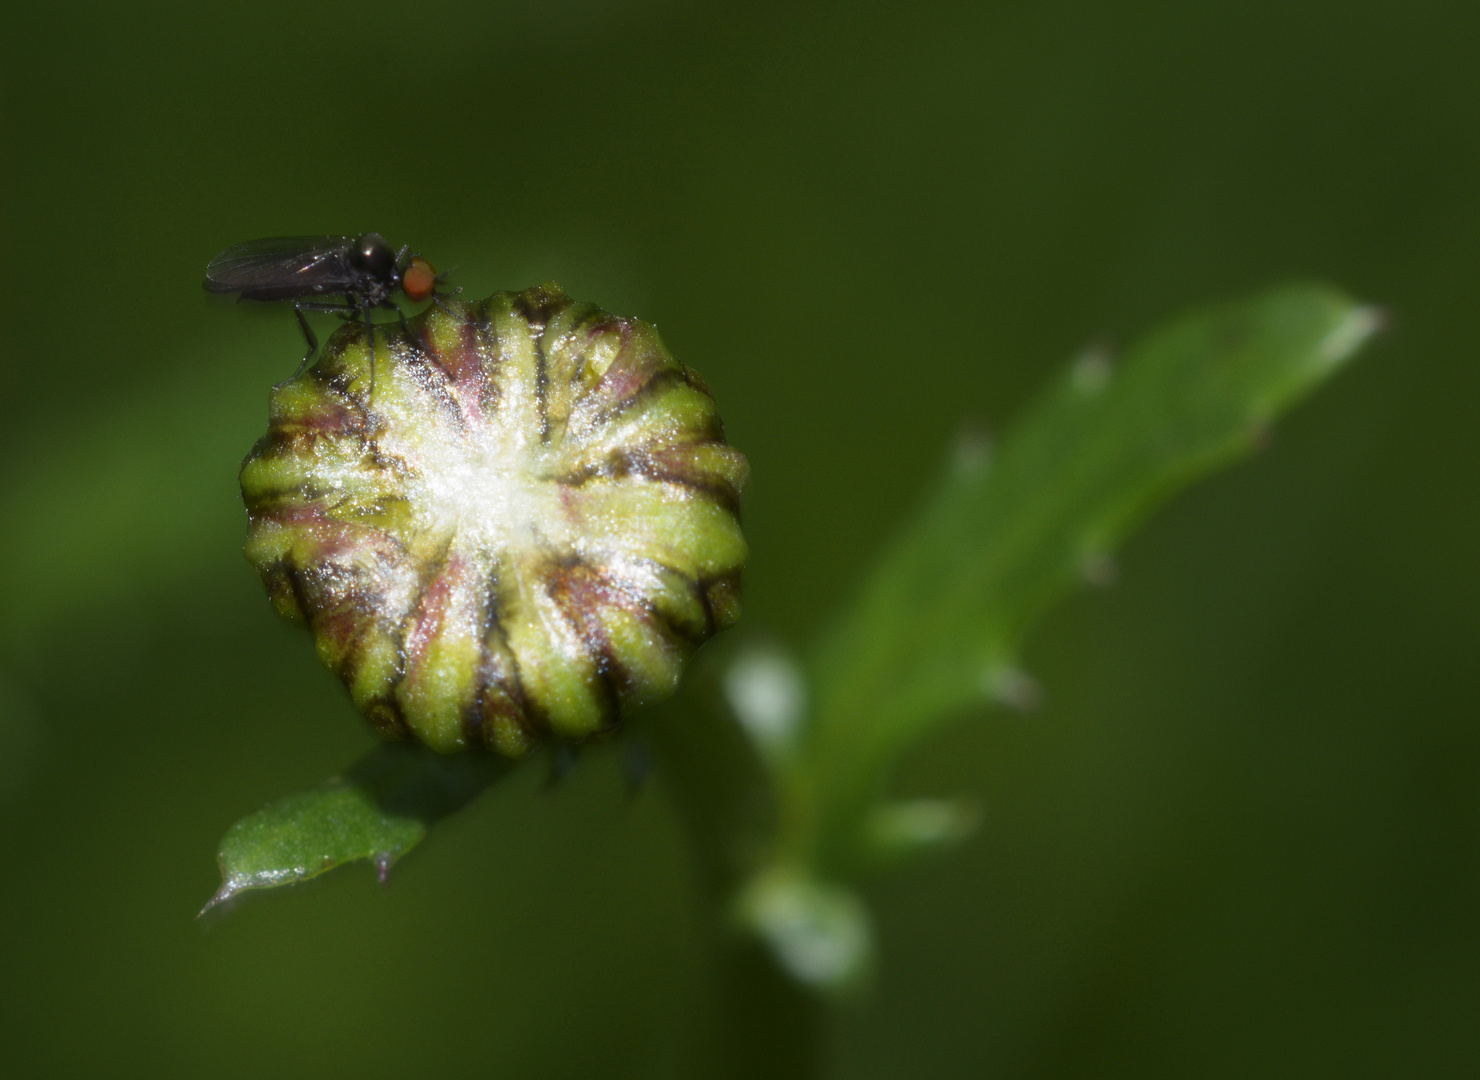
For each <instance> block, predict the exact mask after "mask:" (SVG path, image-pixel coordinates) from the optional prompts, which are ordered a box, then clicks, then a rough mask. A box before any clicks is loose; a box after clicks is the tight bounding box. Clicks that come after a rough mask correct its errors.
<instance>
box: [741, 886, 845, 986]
mask: <svg viewBox="0 0 1480 1080" xmlns="http://www.w3.org/2000/svg"><path fill="white" fill-rule="evenodd" d="M737 907H738V912H739V917H740V920H741V921H742V922H743V923H744V924H745V925H747V926H749V927H750V929H751V930H752V931H753V932H754V933H755V934H756V935H757V936H759V937H760V938H761V940H763V941H765V942H766V944H768V945H769V946H770V947H771V951H772V953H773V954H774V955H775V956H776V958H777V959H778V960H779V961H780V962H781V966H782V967H783V968H784V969H786V971H788V972H789V973H790V974H791V976H792V977H793V978H795V979H796V980H797V981H798V982H801V983H803V984H805V985H808V986H816V987H821V988H823V989H826V990H827V991H829V992H831V993H847V992H849V991H851V990H855V989H857V988H858V987H859V986H861V985H862V984H863V983H864V981H865V980H866V979H867V978H868V975H869V971H870V968H871V966H872V962H873V934H872V932H871V931H870V929H869V918H868V909H867V908H866V907H865V906H864V904H863V901H862V900H861V899H860V898H859V896H858V894H857V893H855V892H854V891H853V890H852V889H849V888H847V887H845V886H841V885H832V884H827V883H824V882H820V881H818V880H816V879H814V878H811V877H807V876H805V875H801V874H796V873H792V872H789V871H785V870H779V869H778V870H774V871H771V872H769V873H766V874H763V875H761V876H759V877H757V878H755V879H754V880H753V881H751V882H750V884H749V885H748V886H746V888H745V889H744V891H742V892H741V894H740V899H739V903H738V905H737Z"/></svg>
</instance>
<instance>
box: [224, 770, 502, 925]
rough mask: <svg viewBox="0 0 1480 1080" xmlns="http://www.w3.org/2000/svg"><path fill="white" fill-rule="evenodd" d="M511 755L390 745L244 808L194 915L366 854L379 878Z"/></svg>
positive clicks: (494, 775) (487, 781) (494, 777)
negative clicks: (312, 784)
mask: <svg viewBox="0 0 1480 1080" xmlns="http://www.w3.org/2000/svg"><path fill="white" fill-rule="evenodd" d="M513 765H514V762H512V761H510V760H509V759H507V758H503V757H498V756H494V755H474V754H460V755H457V756H451V757H443V756H440V755H438V754H436V753H434V752H432V751H430V750H427V749H425V748H423V747H419V746H413V745H410V744H407V743H390V744H386V745H384V746H380V747H377V748H376V749H375V750H372V751H371V752H370V753H368V754H366V755H365V756H364V757H363V758H361V759H360V760H359V761H357V762H356V763H355V764H354V766H353V767H351V768H350V769H349V770H348V771H347V772H345V774H344V775H343V776H342V777H333V778H331V779H329V780H327V781H325V782H324V783H323V784H321V785H319V786H318V787H316V788H313V789H311V790H309V791H301V792H298V793H296V794H293V795H288V796H285V797H284V798H281V799H279V800H277V802H274V803H272V804H271V805H269V806H266V807H263V808H262V809H261V810H258V811H257V812H256V813H254V814H248V815H247V816H246V817H244V818H242V820H240V821H238V822H237V823H236V824H235V825H233V826H232V827H231V828H230V829H229V830H228V831H227V833H226V836H225V837H224V838H223V839H222V841H221V847H220V850H219V852H218V854H217V859H218V861H219V862H220V864H221V888H220V889H219V890H218V891H217V893H216V895H215V896H213V897H211V899H210V900H209V901H208V902H207V903H206V906H205V908H203V909H202V914H204V912H206V911H209V910H210V909H211V908H213V907H215V906H216V905H218V904H221V903H224V902H225V901H227V900H230V899H231V898H232V897H234V896H236V895H237V894H238V893H241V892H244V891H245V890H247V889H269V888H273V887H274V886H278V885H291V884H293V883H294V882H298V881H306V880H308V879H309V878H313V877H317V876H318V875H319V874H322V873H324V872H325V871H327V870H332V869H334V867H336V866H342V865H343V864H345V863H348V862H355V861H357V860H359V859H373V860H375V863H376V865H377V866H378V867H379V868H380V872H381V875H382V877H383V876H384V875H385V873H386V872H387V871H389V869H390V867H391V864H393V863H394V862H395V861H396V860H397V859H399V858H400V857H401V856H402V855H404V854H405V853H406V852H407V851H409V850H411V848H413V847H415V846H416V844H417V843H418V842H420V840H421V838H422V837H423V836H425V835H426V833H427V829H428V828H429V827H430V826H431V825H432V824H434V823H435V822H437V821H438V820H440V819H441V818H444V817H446V816H447V815H448V814H451V813H453V812H454V811H456V810H459V809H461V808H462V807H463V806H465V805H466V804H467V803H468V802H469V801H470V800H471V799H472V798H473V797H474V796H475V795H477V794H478V793H479V792H480V791H482V790H483V789H484V788H485V787H487V786H488V785H489V784H491V783H493V782H494V781H495V780H497V779H498V778H499V777H501V776H503V775H504V774H505V773H506V772H508V770H509V769H510V768H512V767H513Z"/></svg>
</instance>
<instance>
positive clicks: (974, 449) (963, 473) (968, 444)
mask: <svg viewBox="0 0 1480 1080" xmlns="http://www.w3.org/2000/svg"><path fill="white" fill-rule="evenodd" d="M992 450H993V446H992V432H991V429H990V428H988V427H987V425H986V424H985V423H983V422H981V421H980V420H972V421H968V422H967V423H965V424H962V425H961V429H960V430H959V431H957V432H956V440H955V443H954V444H953V445H952V447H951V471H952V472H953V473H955V475H957V476H959V477H961V478H963V479H969V478H971V477H975V476H978V475H980V474H981V473H982V472H984V471H985V470H986V469H987V467H988V466H990V465H991V464H992Z"/></svg>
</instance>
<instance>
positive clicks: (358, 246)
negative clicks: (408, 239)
mask: <svg viewBox="0 0 1480 1080" xmlns="http://www.w3.org/2000/svg"><path fill="white" fill-rule="evenodd" d="M350 265H351V266H353V267H354V268H355V269H356V270H360V271H363V272H364V273H366V274H369V275H370V276H371V277H375V278H386V277H389V276H390V275H391V272H392V271H394V270H395V268H396V253H395V252H394V251H392V250H391V246H390V244H388V243H386V239H385V237H383V236H381V235H380V234H379V233H366V234H365V235H364V236H361V237H360V238H359V239H357V240H356V241H355V246H354V249H353V250H352V251H351V252H350Z"/></svg>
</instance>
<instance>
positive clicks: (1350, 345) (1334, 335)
mask: <svg viewBox="0 0 1480 1080" xmlns="http://www.w3.org/2000/svg"><path fill="white" fill-rule="evenodd" d="M1391 322H1392V319H1391V316H1390V315H1389V314H1388V311H1387V309H1386V308H1383V307H1380V306H1379V305H1377V304H1363V305H1361V306H1358V307H1354V308H1352V309H1351V311H1349V312H1348V313H1347V315H1346V317H1345V318H1343V319H1342V320H1341V321H1340V322H1338V323H1337V324H1336V325H1335V326H1333V327H1332V328H1331V329H1330V330H1329V331H1327V333H1326V336H1325V337H1324V338H1322V339H1321V343H1320V345H1319V346H1318V351H1319V353H1320V356H1321V359H1322V360H1324V361H1325V362H1326V363H1327V364H1329V365H1331V366H1333V367H1334V366H1335V365H1337V364H1340V363H1341V362H1342V361H1344V360H1346V359H1348V358H1350V357H1351V356H1352V355H1353V354H1354V353H1356V351H1357V350H1358V349H1360V348H1361V347H1362V346H1363V345H1364V344H1366V342H1367V339H1368V338H1370V337H1372V335H1374V334H1376V333H1378V332H1379V331H1382V330H1386V329H1387V328H1388V326H1389V325H1390V324H1391Z"/></svg>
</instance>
